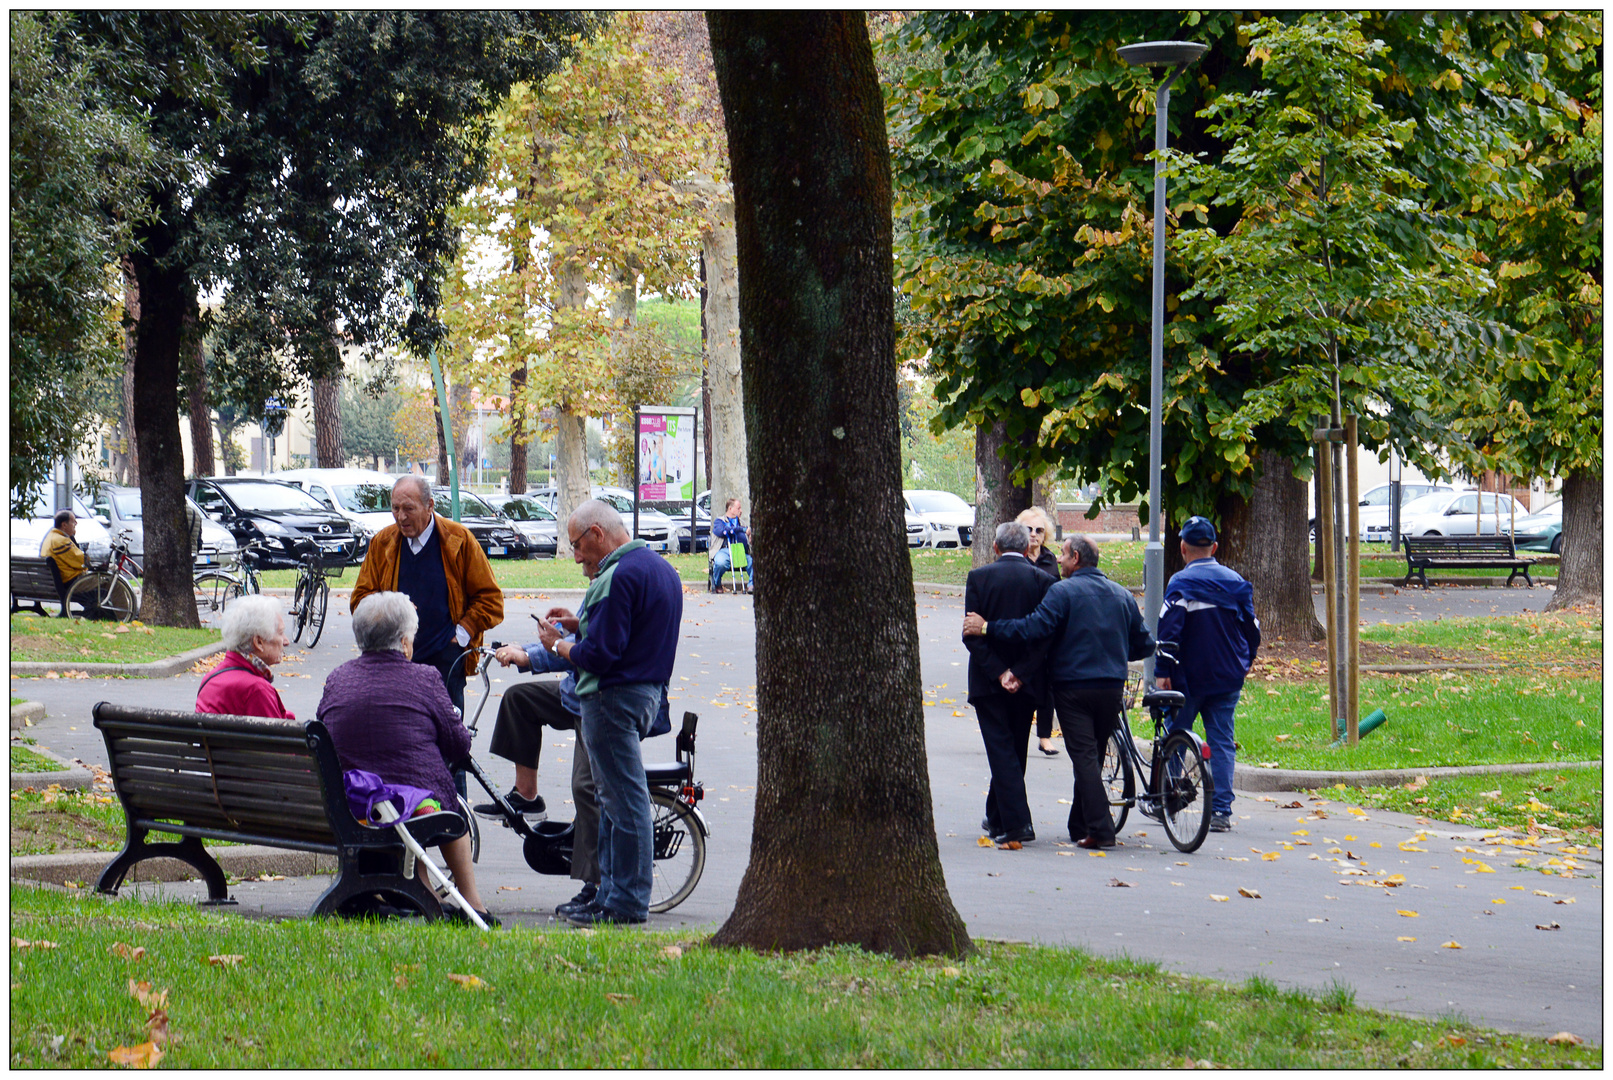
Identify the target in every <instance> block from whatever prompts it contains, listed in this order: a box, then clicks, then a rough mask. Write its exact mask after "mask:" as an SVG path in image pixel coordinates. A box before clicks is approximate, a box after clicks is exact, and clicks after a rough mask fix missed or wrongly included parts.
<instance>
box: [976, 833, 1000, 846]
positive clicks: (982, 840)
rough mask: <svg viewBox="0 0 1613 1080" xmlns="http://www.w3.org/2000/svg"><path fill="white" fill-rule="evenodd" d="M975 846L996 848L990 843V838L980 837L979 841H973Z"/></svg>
mask: <svg viewBox="0 0 1613 1080" xmlns="http://www.w3.org/2000/svg"><path fill="white" fill-rule="evenodd" d="M975 846H976V847H996V846H997V845H996V844H994V843H992V840H991V837H989V836H982V837H981V838H980V839H978V840H976V841H975Z"/></svg>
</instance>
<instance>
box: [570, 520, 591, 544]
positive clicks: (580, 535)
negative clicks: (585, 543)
mask: <svg viewBox="0 0 1613 1080" xmlns="http://www.w3.org/2000/svg"><path fill="white" fill-rule="evenodd" d="M593 528H594V526H592V525H590V526H588V528H586V529H584V530H583V531H582V532H580V533H578V534H577V535H576V536H572V535H571V533H570V532H569V531H568V532H567V533H566V535H567V536H568V537H570V538H571V546H572V547H576V546H577V541H579V540H581V539H582V538H583V537H585V536H587V535H588V533H589V532H590V531H591V530H592V529H593Z"/></svg>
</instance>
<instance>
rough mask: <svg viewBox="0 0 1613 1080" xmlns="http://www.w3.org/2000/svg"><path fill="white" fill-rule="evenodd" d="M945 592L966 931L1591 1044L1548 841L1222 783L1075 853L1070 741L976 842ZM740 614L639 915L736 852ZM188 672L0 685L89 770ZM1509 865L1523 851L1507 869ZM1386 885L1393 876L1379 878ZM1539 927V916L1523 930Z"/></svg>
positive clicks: (1594, 976)
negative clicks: (1199, 828) (1495, 836)
mask: <svg viewBox="0 0 1613 1080" xmlns="http://www.w3.org/2000/svg"><path fill="white" fill-rule="evenodd" d="M958 592H961V590H950V589H949V590H944V591H943V590H926V589H920V591H919V593H918V597H917V613H918V619H919V628H920V631H921V635H920V637H921V643H922V650H923V652H922V659H923V677H924V685H925V698H924V700H925V702H926V708H925V749H926V753H927V756H928V762H929V771H930V779H931V789H932V793H933V797H934V813H935V823H936V829H937V833H938V834H939V841H940V852H941V860H942V865H943V867H944V869H945V872H946V878H947V885H948V889H949V891H950V893H951V896H952V899H953V902H954V904H956V906H957V908H958V910H959V912H960V914H961V915H962V916H963V918H964V920H965V922H966V923H967V925H968V927H969V931H970V933H971V934H972V935H974V936H976V937H981V938H997V939H1008V940H1019V941H1035V942H1040V943H1045V944H1051V945H1077V946H1081V947H1084V948H1089V949H1092V950H1095V951H1097V952H1101V953H1106V954H1110V955H1128V956H1131V957H1135V958H1140V959H1150V960H1156V961H1158V962H1159V963H1160V964H1162V965H1163V966H1164V967H1166V968H1167V969H1170V970H1174V971H1180V972H1186V973H1191V974H1199V975H1205V976H1209V977H1212V978H1216V979H1219V980H1223V981H1226V982H1231V983H1239V982H1242V981H1243V980H1245V979H1247V978H1248V977H1250V976H1252V975H1261V976H1264V977H1265V978H1268V979H1270V980H1271V981H1272V982H1274V983H1276V984H1277V985H1279V986H1282V987H1292V988H1300V989H1305V990H1308V991H1311V992H1322V991H1325V990H1327V989H1328V988H1329V987H1330V986H1331V985H1332V984H1333V983H1334V982H1335V981H1336V982H1338V983H1340V984H1343V985H1345V986H1348V987H1349V988H1351V989H1353V990H1354V992H1355V995H1356V1001H1357V1003H1358V1004H1361V1005H1364V1006H1370V1007H1374V1008H1382V1009H1390V1010H1394V1011H1397V1012H1403V1013H1409V1014H1414V1015H1422V1016H1429V1017H1441V1016H1445V1017H1451V1018H1463V1019H1464V1020H1465V1021H1467V1022H1471V1023H1476V1024H1483V1025H1487V1026H1493V1027H1496V1028H1500V1029H1502V1030H1507V1031H1516V1032H1525V1033H1535V1034H1544V1035H1550V1034H1552V1033H1554V1032H1557V1031H1561V1030H1567V1031H1572V1032H1574V1033H1575V1034H1577V1035H1580V1036H1581V1037H1583V1038H1586V1039H1589V1040H1592V1041H1595V1042H1597V1043H1600V1042H1601V1040H1602V1007H1603V1006H1602V890H1601V884H1602V867H1601V852H1600V851H1592V852H1589V853H1578V852H1576V853H1574V854H1557V855H1553V854H1552V852H1551V851H1549V850H1545V848H1544V847H1543V848H1542V849H1541V850H1538V851H1530V850H1527V849H1523V848H1514V847H1496V846H1493V845H1487V844H1485V843H1484V842H1483V840H1482V834H1481V833H1476V832H1470V831H1466V830H1462V829H1459V828H1458V827H1456V826H1452V825H1449V824H1448V823H1447V824H1444V825H1440V824H1439V823H1431V824H1427V825H1419V823H1418V821H1417V819H1414V818H1411V817H1408V816H1405V815H1400V814H1390V813H1384V812H1378V811H1367V812H1364V813H1363V812H1360V810H1359V808H1356V807H1355V804H1352V803H1350V802H1348V800H1347V793H1345V792H1341V791H1337V790H1330V791H1326V792H1322V793H1316V794H1307V793H1298V794H1282V793H1279V794H1264V795H1254V794H1241V795H1240V796H1239V798H1238V800H1237V801H1236V802H1235V803H1234V808H1233V809H1234V819H1235V825H1234V830H1233V831H1232V832H1231V833H1227V834H1215V833H1212V834H1211V835H1210V837H1209V839H1208V840H1207V841H1206V843H1205V844H1204V846H1203V847H1202V848H1201V849H1200V850H1199V851H1197V852H1195V853H1193V854H1191V855H1188V854H1183V853H1180V852H1178V851H1176V850H1175V849H1174V848H1173V847H1172V846H1171V845H1170V843H1169V841H1168V840H1167V839H1166V838H1165V836H1164V834H1163V831H1162V830H1161V829H1160V828H1159V826H1157V825H1155V824H1153V823H1152V822H1147V821H1145V820H1142V819H1140V818H1139V817H1138V816H1136V815H1135V814H1134V815H1133V816H1132V817H1131V818H1130V819H1129V820H1128V821H1127V822H1126V824H1125V827H1124V828H1123V830H1122V832H1121V838H1122V841H1123V846H1121V847H1117V848H1115V849H1112V850H1109V851H1107V852H1103V853H1102V854H1101V855H1100V854H1097V853H1091V852H1087V851H1084V850H1081V849H1079V848H1076V847H1074V846H1073V845H1071V844H1070V842H1069V837H1068V836H1066V835H1064V833H1063V828H1064V821H1065V817H1066V815H1067V814H1068V809H1069V804H1068V800H1069V799H1070V797H1071V786H1072V785H1071V776H1070V766H1069V758H1068V755H1067V752H1064V751H1062V750H1061V753H1060V754H1059V756H1057V757H1054V758H1047V757H1044V756H1043V755H1041V754H1040V753H1038V752H1036V750H1035V747H1034V744H1033V746H1032V750H1031V754H1030V757H1031V761H1030V763H1029V768H1028V771H1027V787H1028V789H1029V793H1030V800H1031V806H1032V810H1033V814H1034V816H1035V828H1036V831H1037V839H1036V841H1035V842H1033V843H1031V844H1028V845H1026V846H1025V848H1024V849H1023V850H1019V851H1009V850H1006V849H999V848H995V847H991V846H984V847H983V846H981V845H980V841H981V839H982V837H981V833H980V829H979V824H980V818H981V815H982V812H983V808H984V799H985V792H986V784H987V781H988V772H987V767H986V762H985V755H984V752H983V750H982V748H981V743H980V736H979V732H978V729H977V728H976V725H975V722H974V717H973V712H972V710H970V708H969V707H968V705H967V704H966V702H965V696H966V673H967V664H968V658H967V653H966V651H965V650H964V648H963V646H962V643H961V641H960V638H959V627H960V624H961V619H962V614H963V609H962V597H961V596H960V595H957V593H958ZM579 595H580V594H579V593H576V592H564V591H555V592H553V593H550V594H547V596H545V597H543V598H538V597H531V598H510V599H508V600H507V601H506V605H505V607H506V613H507V617H506V620H505V623H504V624H503V625H502V626H501V627H499V628H498V629H497V630H496V631H494V632H493V633H492V634H490V635H488V636H489V638H491V639H497V640H502V641H526V640H530V638H531V632H530V627H531V620H530V618H529V616H530V615H532V614H541V613H542V612H543V611H545V610H547V609H548V608H549V607H550V606H551V605H552V604H560V605H563V606H567V607H574V606H575V604H576V601H577V599H578V597H579ZM1550 595H1551V594H1550V592H1549V590H1545V589H1535V590H1528V589H1498V588H1471V587H1463V588H1448V589H1441V588H1436V589H1434V590H1432V591H1430V592H1428V593H1424V592H1423V591H1422V590H1421V589H1415V590H1403V591H1401V592H1400V593H1398V594H1396V593H1393V592H1391V593H1389V594H1388V595H1381V596H1380V595H1374V594H1371V593H1368V594H1366V595H1363V597H1362V603H1361V613H1362V618H1363V619H1364V620H1366V621H1367V622H1369V623H1370V622H1375V621H1379V620H1389V621H1406V620H1410V619H1417V618H1435V617H1445V616H1451V615H1488V614H1492V613H1496V614H1502V613H1505V614H1514V613H1516V612H1518V611H1520V610H1527V611H1538V610H1540V609H1541V608H1542V607H1543V606H1544V604H1545V603H1546V602H1547V600H1549V598H1550ZM1320 602H1321V601H1320V599H1318V603H1319V604H1320ZM346 609H347V606H346V603H345V601H344V600H343V599H342V598H339V597H333V598H332V604H331V607H330V612H331V617H330V621H329V624H328V625H327V626H326V628H325V634H324V637H323V639H322V640H321V642H320V644H319V645H318V647H317V648H315V649H313V650H307V649H303V648H300V647H296V646H293V647H292V649H290V650H289V651H288V655H287V661H286V663H285V664H283V665H282V666H281V667H280V668H278V669H276V670H277V673H278V674H277V678H276V680H275V682H276V685H277V686H278V687H280V689H281V693H282V696H283V697H284V699H285V702H286V705H287V707H288V708H290V709H291V710H292V711H293V712H294V713H296V714H297V716H299V717H302V718H305V719H306V718H311V717H313V716H314V715H315V712H316V709H317V705H318V700H319V696H320V693H321V689H322V686H323V683H324V678H325V675H326V674H328V673H329V672H330V671H331V670H332V669H333V668H334V667H335V666H336V665H337V664H339V663H342V662H344V661H346V660H349V659H351V658H352V657H353V656H355V655H357V651H356V649H355V648H354V646H353V645H352V633H351V620H350V618H349V617H348V615H347V613H346ZM752 612H753V600H752V598H751V597H749V596H732V595H723V596H709V595H707V594H705V593H704V592H698V593H697V592H690V593H689V594H687V595H686V597H685V607H684V631H683V638H682V642H681V644H680V647H679V653H678V662H677V666H676V670H675V674H674V676H673V687H672V691H671V695H672V697H673V702H672V705H673V715H674V718H676V717H678V716H680V715H681V714H682V712H683V710H685V709H688V710H692V711H694V712H697V713H699V715H700V728H699V736H698V760H697V766H696V775H697V777H698V779H700V780H701V781H702V782H703V783H704V785H705V791H706V797H705V800H704V802H703V803H702V805H701V810H702V812H703V813H704V815H705V817H706V820H707V822H708V823H709V825H710V829H711V837H710V841H709V852H708V858H707V863H706V869H705V873H704V876H703V877H702V878H701V880H700V884H699V887H698V888H697V889H696V890H695V892H694V894H693V895H692V896H691V897H690V898H689V899H688V900H687V901H685V902H684V903H683V904H682V905H680V906H679V907H678V908H676V909H674V910H673V911H671V912H669V913H667V914H665V915H657V916H652V917H651V919H650V925H651V926H652V927H655V928H663V929H671V928H677V927H688V928H690V929H698V930H701V931H710V930H713V929H715V928H716V927H718V926H720V925H721V924H722V922H723V921H724V920H725V919H726V918H727V916H728V914H729V912H730V911H731V910H732V907H733V902H734V897H735V896H736V894H737V892H738V888H739V883H740V879H741V877H742V875H743V873H744V869H745V864H746V862H747V859H748V857H749V851H750V828H751V820H752V814H753V810H754V804H755V785H756V751H755V727H756V714H755V712H754V711H753V703H754V701H755V678H756V676H755V665H754V640H755V623H754V619H753V614H752ZM492 677H493V679H495V680H498V681H494V682H492V683H491V695H492V696H491V700H490V702H489V704H488V705H487V708H486V711H485V713H484V714H483V715H482V717H481V719H480V722H479V724H478V734H477V736H476V739H475V745H476V748H477V749H476V757H477V760H478V761H479V762H480V763H481V764H482V765H483V767H484V768H485V769H486V770H487V772H488V773H489V775H490V776H491V777H492V778H493V780H494V781H495V783H496V784H497V785H498V786H499V787H500V788H501V789H504V790H507V789H508V787H509V785H510V784H511V782H512V781H513V775H514V772H513V767H512V766H510V764H509V763H508V762H505V761H502V760H501V759H498V758H495V757H493V756H491V755H490V754H489V753H487V745H488V743H487V740H488V739H489V738H490V736H491V732H492V728H493V718H494V716H495V714H496V710H497V705H498V698H499V697H500V696H501V694H502V691H503V690H504V689H505V688H506V687H508V686H509V685H511V684H512V683H513V682H514V681H515V680H516V679H521V678H528V677H529V676H524V675H519V674H516V673H515V672H514V671H513V669H511V670H509V671H505V670H502V669H497V668H495V669H494V673H493V676H492ZM199 681H200V680H199V677H197V676H195V675H189V674H186V675H180V676H176V677H174V678H170V679H158V680H138V679H90V680H74V679H60V680H57V679H49V680H47V679H17V678H14V679H13V680H12V692H13V693H14V694H18V695H20V696H22V697H26V698H29V699H34V700H41V701H43V702H45V704H46V708H47V717H46V719H45V720H44V721H42V722H41V723H40V724H39V725H38V726H37V727H36V728H33V729H30V730H29V732H28V734H30V735H32V736H34V737H35V738H37V740H38V741H39V743H40V744H41V745H43V746H45V747H47V748H49V749H51V750H52V751H54V752H55V753H57V754H59V755H61V756H64V757H68V758H73V757H77V758H81V759H82V760H84V761H86V762H91V763H100V764H103V765H104V764H105V762H106V751H105V746H104V744H103V743H102V742H101V739H100V736H99V733H98V732H96V731H95V729H94V727H93V725H92V723H91V719H90V707H91V705H92V704H93V703H94V702H96V701H100V700H120V701H129V702H134V703H137V704H140V705H147V706H152V707H166V708H180V709H188V708H190V707H191V706H192V705H193V704H194V700H195V693H196V686H197V684H198V683H199ZM480 699H481V694H480V687H479V685H478V684H477V682H476V681H474V680H473V682H472V684H471V686H470V687H469V688H468V691H467V706H468V712H470V713H472V714H474V713H475V711H476V708H477V705H478V703H479V701H480ZM1134 723H1135V721H1134ZM1144 723H1145V724H1146V720H1144ZM674 726H676V719H675V721H674ZM1138 734H1140V735H1146V734H1147V733H1146V732H1144V731H1139V732H1138ZM548 742H549V744H550V745H549V747H548V748H547V749H548V751H552V756H551V754H550V753H548V752H546V754H545V757H544V760H543V762H542V764H541V767H540V775H539V788H540V791H541V793H542V794H543V795H544V797H545V798H546V799H547V800H548V803H549V812H550V816H551V817H552V818H555V819H557V820H566V819H569V817H570V816H571V808H570V800H569V788H568V784H569V779H570V765H571V753H572V736H571V734H570V733H566V732H562V733H555V734H552V735H551V736H550V737H549V739H548ZM672 756H673V747H672V739H671V738H670V737H663V738H658V739H654V740H651V741H649V742H647V743H646V744H645V758H646V760H649V761H663V760H671V758H672ZM472 794H473V801H475V798H474V797H475V796H478V795H480V794H481V793H480V792H479V791H477V790H476V785H475V782H474V781H472ZM1295 803H1298V804H1299V805H1298V806H1295V805H1294V804H1295ZM1352 808H1354V812H1352ZM484 826H485V828H484V833H483V844H482V856H481V861H480V863H479V865H478V867H477V884H478V887H479V889H480V891H481V893H482V895H483V898H484V899H485V900H486V901H487V903H488V905H489V908H490V909H491V910H492V911H493V912H494V913H495V914H497V915H499V916H500V917H501V918H503V919H504V920H505V922H506V923H514V924H522V925H552V923H551V915H550V912H551V911H552V909H553V907H554V905H555V904H557V903H560V902H561V901H563V900H566V899H568V898H570V896H571V895H572V893H573V892H574V891H575V885H576V883H575V882H572V881H570V880H568V879H563V878H558V877H545V876H542V875H538V874H535V873H534V872H533V871H532V870H531V869H530V868H529V867H528V866H527V865H526V863H525V861H524V860H523V859H522V856H521V850H520V844H519V842H518V840H517V838H516V837H515V836H513V835H512V834H510V833H509V832H508V831H507V830H505V829H504V828H502V827H501V826H498V825H497V824H489V823H484ZM1548 858H1556V859H1557V865H1551V866H1549V867H1548V868H1549V869H1550V870H1552V871H1554V873H1552V874H1546V873H1542V872H1540V870H1539V869H1536V868H1537V867H1540V866H1542V865H1543V864H1546V860H1547V859H1548ZM1520 859H1522V860H1527V861H1528V862H1529V863H1530V864H1531V865H1530V866H1529V867H1525V866H1520V865H1515V863H1516V862H1517V861H1518V860H1520ZM1563 871H1566V874H1563ZM1395 875H1400V876H1401V877H1402V878H1403V880H1402V881H1398V882H1395V879H1394V876H1395ZM1567 875H1573V876H1567ZM328 880H329V879H322V878H303V879H291V880H287V881H279V882H255V881H247V882H241V883H239V884H237V885H236V886H234V895H235V896H236V898H237V899H238V900H239V901H240V904H241V906H240V908H239V909H238V910H240V911H241V912H242V913H243V914H263V915H267V916H288V917H294V916H300V915H302V914H304V913H305V912H306V911H307V910H308V907H309V905H310V904H311V903H312V901H313V899H314V897H316V896H317V895H318V894H319V892H321V891H322V890H323V888H324V887H325V885H326V884H328ZM1386 881H1387V882H1393V884H1386V883H1385V882H1386ZM1374 883H1377V884H1374ZM1240 890H1245V891H1247V892H1253V893H1258V898H1254V897H1248V896H1245V895H1243V894H1242V893H1240ZM201 892H202V890H201V888H200V886H199V885H197V884H192V883H178V884H167V885H146V886H138V887H132V888H130V889H126V890H125V893H126V895H154V894H160V895H166V896H175V897H188V896H198V895H200V894H201ZM1547 894H1549V895H1547ZM1218 897H1225V898H1226V899H1218ZM1408 912H1412V913H1414V914H1407V913H1408ZM1552 924H1556V927H1557V928H1555V929H1549V930H1542V929H1537V927H1549V926H1552ZM1447 943H1454V944H1455V945H1459V946H1460V948H1456V947H1452V946H1450V945H1448V944H1447ZM1457 1022H1461V1021H1460V1020H1459V1021H1457Z"/></svg>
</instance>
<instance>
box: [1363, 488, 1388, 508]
mask: <svg viewBox="0 0 1613 1080" xmlns="http://www.w3.org/2000/svg"><path fill="white" fill-rule="evenodd" d="M1361 505H1362V506H1388V505H1389V487H1388V485H1384V486H1383V487H1376V488H1373V489H1372V490H1371V491H1369V492H1367V493H1366V494H1365V495H1364V496H1362V498H1361Z"/></svg>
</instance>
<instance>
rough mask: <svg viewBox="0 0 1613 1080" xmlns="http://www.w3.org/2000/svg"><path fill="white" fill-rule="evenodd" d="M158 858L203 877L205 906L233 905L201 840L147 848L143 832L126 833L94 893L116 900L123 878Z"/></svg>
mask: <svg viewBox="0 0 1613 1080" xmlns="http://www.w3.org/2000/svg"><path fill="white" fill-rule="evenodd" d="M160 858H169V859H178V860H179V861H180V862H182V863H185V864H186V865H187V866H190V867H192V868H193V869H194V870H195V871H196V872H197V873H198V874H200V875H202V880H203V881H205V882H206V883H207V899H206V900H204V901H202V903H203V905H204V906H210V907H222V906H226V905H231V904H234V903H235V900H233V899H231V897H230V889H229V883H228V882H227V881H225V880H224V869H223V868H222V867H221V866H219V864H218V860H217V859H215V858H213V856H211V855H209V854H208V853H207V849H206V848H205V847H203V846H202V842H201V840H200V839H198V838H197V837H194V836H186V837H181V838H180V840H179V842H178V843H177V844H176V843H161V844H148V843H147V842H146V830H145V829H139V830H136V829H133V828H131V829H130V830H129V839H128V840H127V841H126V842H125V843H124V846H123V851H121V852H120V853H119V854H118V857H117V858H116V859H113V860H112V861H111V862H110V863H108V864H107V867H106V869H105V870H102V871H101V877H100V879H99V880H98V881H97V882H96V883H95V891H96V892H102V893H111V894H112V895H114V896H116V895H117V892H118V888H119V887H120V886H122V884H123V879H124V877H125V876H126V875H127V874H128V873H129V871H130V870H132V869H134V867H135V866H136V864H138V863H141V862H144V861H145V860H147V859H160Z"/></svg>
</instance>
